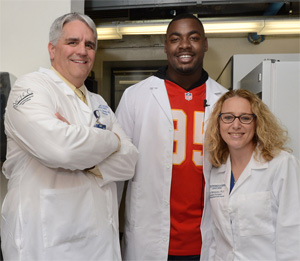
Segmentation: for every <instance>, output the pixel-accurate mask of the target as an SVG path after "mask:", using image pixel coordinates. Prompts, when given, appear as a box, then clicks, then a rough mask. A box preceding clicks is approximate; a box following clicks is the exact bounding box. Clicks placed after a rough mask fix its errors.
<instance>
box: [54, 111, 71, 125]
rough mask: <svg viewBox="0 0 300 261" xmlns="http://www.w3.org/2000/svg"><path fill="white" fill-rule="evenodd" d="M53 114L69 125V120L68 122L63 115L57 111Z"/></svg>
mask: <svg viewBox="0 0 300 261" xmlns="http://www.w3.org/2000/svg"><path fill="white" fill-rule="evenodd" d="M55 116H56V118H57V119H59V120H61V121H63V122H65V123H67V124H68V125H71V124H70V122H68V121H67V120H66V119H65V118H64V117H63V116H61V115H60V113H59V112H57V113H55Z"/></svg>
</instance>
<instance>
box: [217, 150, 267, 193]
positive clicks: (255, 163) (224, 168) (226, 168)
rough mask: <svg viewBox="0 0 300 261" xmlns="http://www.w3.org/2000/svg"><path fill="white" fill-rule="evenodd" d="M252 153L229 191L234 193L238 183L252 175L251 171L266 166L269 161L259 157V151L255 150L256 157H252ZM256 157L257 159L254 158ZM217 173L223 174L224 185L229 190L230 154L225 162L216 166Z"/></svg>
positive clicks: (240, 183)
mask: <svg viewBox="0 0 300 261" xmlns="http://www.w3.org/2000/svg"><path fill="white" fill-rule="evenodd" d="M254 155H255V152H253V153H252V156H251V159H250V161H249V163H248V164H247V166H246V167H245V169H244V171H243V173H242V174H241V176H240V177H239V179H238V180H237V182H236V184H235V186H234V188H233V190H232V192H231V193H234V191H235V190H236V189H237V188H238V187H239V186H240V185H242V184H243V183H244V182H245V181H246V180H247V179H248V178H249V177H250V176H251V175H252V173H253V171H257V170H260V169H266V168H268V166H269V163H268V162H267V161H265V160H264V159H263V158H262V157H261V153H260V151H258V152H257V155H256V157H254ZM256 158H257V159H258V160H256ZM218 174H223V175H224V182H225V185H226V187H227V189H228V191H229V189H230V179H231V161H230V155H229V156H228V158H227V161H226V163H225V164H222V165H221V166H220V167H219V168H218Z"/></svg>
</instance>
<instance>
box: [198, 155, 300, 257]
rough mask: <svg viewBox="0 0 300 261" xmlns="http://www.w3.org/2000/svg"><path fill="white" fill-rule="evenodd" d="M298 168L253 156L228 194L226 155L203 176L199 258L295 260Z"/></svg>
mask: <svg viewBox="0 0 300 261" xmlns="http://www.w3.org/2000/svg"><path fill="white" fill-rule="evenodd" d="M299 172H300V166H299V161H297V160H296V158H295V157H294V156H292V155H291V154H289V153H287V152H285V151H282V152H281V153H280V154H279V155H278V156H277V157H275V158H274V159H273V160H271V161H269V162H264V161H262V160H260V161H257V160H255V158H254V157H253V156H252V158H251V160H250V162H249V164H248V165H247V167H246V168H245V170H244V171H243V173H242V174H241V176H240V177H239V179H238V180H237V182H236V184H235V185H234V187H233V190H232V191H231V193H230V194H229V189H230V177H231V164H230V158H228V160H227V163H226V164H224V165H222V166H221V167H220V168H213V169H212V171H211V175H210V179H209V177H206V178H207V179H206V182H207V183H206V194H205V196H206V200H205V208H204V214H203V219H202V224H201V231H202V237H203V242H204V243H203V246H202V254H201V260H300V176H299V174H300V173H299Z"/></svg>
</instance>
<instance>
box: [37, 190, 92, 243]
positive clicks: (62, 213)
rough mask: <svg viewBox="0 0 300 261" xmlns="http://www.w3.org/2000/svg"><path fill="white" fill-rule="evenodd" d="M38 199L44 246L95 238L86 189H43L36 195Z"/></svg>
mask: <svg viewBox="0 0 300 261" xmlns="http://www.w3.org/2000/svg"><path fill="white" fill-rule="evenodd" d="M40 199H41V219H42V233H43V240H44V246H45V247H52V246H56V245H59V244H62V243H64V242H68V241H71V240H76V239H80V238H84V237H88V236H94V235H97V222H96V213H95V210H94V205H95V204H94V203H93V202H94V200H93V196H92V191H91V188H90V186H81V187H75V188H68V189H44V190H41V192H40Z"/></svg>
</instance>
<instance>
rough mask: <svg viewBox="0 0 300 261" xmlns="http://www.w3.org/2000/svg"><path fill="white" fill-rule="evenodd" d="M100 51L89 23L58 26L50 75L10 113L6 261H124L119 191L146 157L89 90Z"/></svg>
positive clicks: (33, 77) (34, 76)
mask: <svg viewBox="0 0 300 261" xmlns="http://www.w3.org/2000/svg"><path fill="white" fill-rule="evenodd" d="M96 49H97V33H96V27H95V24H94V23H93V21H92V20H91V19H90V18H89V17H88V16H86V15H82V14H78V13H71V14H66V15H63V16H61V17H59V18H57V19H56V20H55V21H54V23H53V25H52V26H51V30H50V42H49V44H48V50H49V55H50V59H51V65H52V67H51V69H40V70H39V71H38V72H34V73H30V74H27V75H25V76H22V77H20V78H19V79H18V80H17V81H16V83H15V85H14V86H13V88H12V90H11V93H10V96H9V99H8V102H7V107H6V115H5V131H6V135H7V140H8V148H7V160H6V161H5V163H4V165H3V173H4V175H5V176H6V177H7V178H8V179H9V181H8V192H7V195H6V198H5V200H4V203H3V207H2V222H1V241H2V242H1V244H2V246H1V247H2V250H3V257H4V260H120V259H121V255H120V246H119V233H118V213H117V211H118V204H117V195H116V185H115V181H122V180H126V179H129V178H131V177H132V176H133V172H134V166H135V163H136V160H137V150H136V148H135V147H134V146H133V145H132V143H131V142H130V140H129V139H128V137H127V136H126V135H125V133H124V132H123V130H122V129H121V127H120V125H119V124H118V122H117V120H116V117H115V115H114V113H113V112H112V110H111V109H110V108H109V106H108V105H107V103H106V102H105V101H104V99H103V98H102V97H101V96H100V95H98V94H94V93H91V92H89V91H88V90H87V88H86V87H85V86H84V81H85V79H86V78H87V76H88V74H89V73H90V71H91V69H92V67H93V63H94V59H95V52H96Z"/></svg>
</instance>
